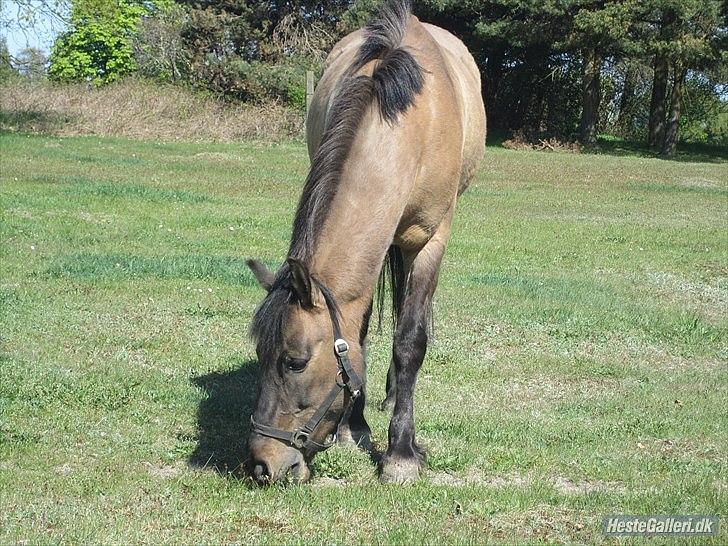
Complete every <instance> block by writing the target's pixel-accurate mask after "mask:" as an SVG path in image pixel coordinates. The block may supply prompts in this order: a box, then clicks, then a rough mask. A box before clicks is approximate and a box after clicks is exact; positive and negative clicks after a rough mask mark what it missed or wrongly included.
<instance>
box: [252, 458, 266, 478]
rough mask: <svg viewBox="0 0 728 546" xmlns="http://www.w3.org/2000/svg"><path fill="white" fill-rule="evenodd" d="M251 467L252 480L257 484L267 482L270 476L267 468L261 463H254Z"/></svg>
mask: <svg viewBox="0 0 728 546" xmlns="http://www.w3.org/2000/svg"><path fill="white" fill-rule="evenodd" d="M254 465H255V466H253V478H255V480H256V481H258V482H264V481H267V480H268V478H269V477H270V475H269V474H268V466H267V465H266V464H265V463H264V462H263V461H256V462H255V463H254Z"/></svg>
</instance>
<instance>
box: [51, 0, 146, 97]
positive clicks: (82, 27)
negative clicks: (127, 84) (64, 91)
mask: <svg viewBox="0 0 728 546" xmlns="http://www.w3.org/2000/svg"><path fill="white" fill-rule="evenodd" d="M146 11H147V7H146V6H145V5H144V4H142V3H136V2H133V1H131V0H76V1H75V2H74V3H73V6H72V9H71V17H70V27H71V28H70V30H69V31H68V32H65V33H63V34H61V35H60V36H58V38H57V39H56V41H55V43H54V44H53V48H52V50H51V57H50V68H49V71H48V73H49V75H50V76H51V78H53V79H54V80H58V81H79V80H88V81H92V82H93V83H94V84H96V85H100V84H103V83H108V82H112V81H114V80H117V79H118V78H120V77H121V76H123V75H124V74H128V73H130V72H132V71H134V70H135V69H136V63H135V60H134V52H133V49H132V46H131V37H132V36H133V34H134V33H135V32H136V30H137V26H138V24H139V21H140V19H141V17H142V15H143V14H144V13H146Z"/></svg>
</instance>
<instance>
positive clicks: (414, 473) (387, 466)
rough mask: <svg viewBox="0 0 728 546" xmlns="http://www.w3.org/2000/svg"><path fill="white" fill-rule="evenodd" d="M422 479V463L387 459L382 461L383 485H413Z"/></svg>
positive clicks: (380, 478) (381, 474) (412, 460)
mask: <svg viewBox="0 0 728 546" xmlns="http://www.w3.org/2000/svg"><path fill="white" fill-rule="evenodd" d="M419 477H420V462H419V461H418V460H417V459H393V458H386V459H384V460H383V461H382V471H381V473H380V474H379V481H380V482H382V483H397V484H404V483H412V482H414V481H417V479H418V478H419Z"/></svg>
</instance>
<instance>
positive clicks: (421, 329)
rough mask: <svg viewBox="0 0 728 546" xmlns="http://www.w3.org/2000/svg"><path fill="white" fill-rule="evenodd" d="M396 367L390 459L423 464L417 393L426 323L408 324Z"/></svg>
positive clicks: (397, 343)
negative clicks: (417, 432) (417, 428)
mask: <svg viewBox="0 0 728 546" xmlns="http://www.w3.org/2000/svg"><path fill="white" fill-rule="evenodd" d="M395 340H396V341H395V349H394V365H395V373H396V385H397V388H396V396H395V405H394V413H393V415H392V421H391V422H390V424H389V448H388V449H387V456H390V457H391V456H394V457H398V458H399V457H403V458H416V459H418V461H419V462H422V461H423V455H424V454H423V451H422V450H421V449H420V448H419V447H418V446H417V443H416V441H415V423H414V391H415V384H416V381H417V372H418V371H419V369H420V367H421V366H422V361H423V360H424V358H425V352H426V350H427V328H426V326H425V324H423V321H419V320H417V321H416V322H415V324H409V325H408V324H407V323H406V322H405V323H403V324H402V325H401V328H399V329H398V332H397V336H396V338H395Z"/></svg>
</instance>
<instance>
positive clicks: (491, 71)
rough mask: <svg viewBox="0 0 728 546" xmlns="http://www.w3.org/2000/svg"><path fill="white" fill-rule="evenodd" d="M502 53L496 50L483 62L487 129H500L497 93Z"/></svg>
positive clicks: (501, 66) (500, 74)
mask: <svg viewBox="0 0 728 546" xmlns="http://www.w3.org/2000/svg"><path fill="white" fill-rule="evenodd" d="M503 62H504V52H503V50H502V49H497V50H496V51H494V52H493V53H492V54H491V55H489V56H488V58H487V60H486V62H485V73H484V77H483V84H482V85H483V95H484V96H485V110H486V113H487V114H488V126H489V127H498V128H502V127H501V119H500V116H499V113H500V111H501V108H500V104H499V98H500V97H499V91H500V85H501V81H502V80H503V72H504V67H503Z"/></svg>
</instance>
